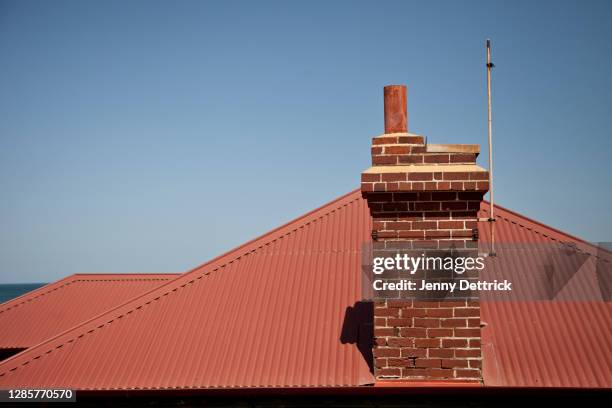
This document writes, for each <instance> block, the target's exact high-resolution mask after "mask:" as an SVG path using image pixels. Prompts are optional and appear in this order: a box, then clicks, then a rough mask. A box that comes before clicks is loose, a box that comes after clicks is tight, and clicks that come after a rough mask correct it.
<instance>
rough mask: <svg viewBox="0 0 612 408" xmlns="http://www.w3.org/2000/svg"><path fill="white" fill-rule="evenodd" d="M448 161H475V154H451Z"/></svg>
mask: <svg viewBox="0 0 612 408" xmlns="http://www.w3.org/2000/svg"><path fill="white" fill-rule="evenodd" d="M450 162H451V163H475V162H476V155H475V154H451V155H450Z"/></svg>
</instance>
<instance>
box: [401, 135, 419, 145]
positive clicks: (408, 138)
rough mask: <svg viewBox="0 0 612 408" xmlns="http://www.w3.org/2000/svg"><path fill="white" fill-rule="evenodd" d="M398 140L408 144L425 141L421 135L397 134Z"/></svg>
mask: <svg viewBox="0 0 612 408" xmlns="http://www.w3.org/2000/svg"><path fill="white" fill-rule="evenodd" d="M398 142H399V143H408V144H423V143H425V139H424V138H423V136H398Z"/></svg>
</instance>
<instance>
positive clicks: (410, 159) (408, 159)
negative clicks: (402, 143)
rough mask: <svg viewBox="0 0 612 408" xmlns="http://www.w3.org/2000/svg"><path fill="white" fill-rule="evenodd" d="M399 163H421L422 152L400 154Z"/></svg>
mask: <svg viewBox="0 0 612 408" xmlns="http://www.w3.org/2000/svg"><path fill="white" fill-rule="evenodd" d="M399 163H400V164H422V163H423V155H422V154H413V155H409V156H400V157H399Z"/></svg>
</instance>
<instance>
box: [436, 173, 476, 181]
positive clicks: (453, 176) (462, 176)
mask: <svg viewBox="0 0 612 408" xmlns="http://www.w3.org/2000/svg"><path fill="white" fill-rule="evenodd" d="M442 179H443V180H469V179H470V173H467V172H444V175H443V176H442Z"/></svg>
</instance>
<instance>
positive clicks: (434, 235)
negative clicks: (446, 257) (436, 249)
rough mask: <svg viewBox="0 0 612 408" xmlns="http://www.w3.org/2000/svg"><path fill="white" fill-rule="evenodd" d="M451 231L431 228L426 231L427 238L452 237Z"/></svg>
mask: <svg viewBox="0 0 612 408" xmlns="http://www.w3.org/2000/svg"><path fill="white" fill-rule="evenodd" d="M450 236H451V233H450V231H438V230H429V231H425V238H426V239H430V238H450Z"/></svg>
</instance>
